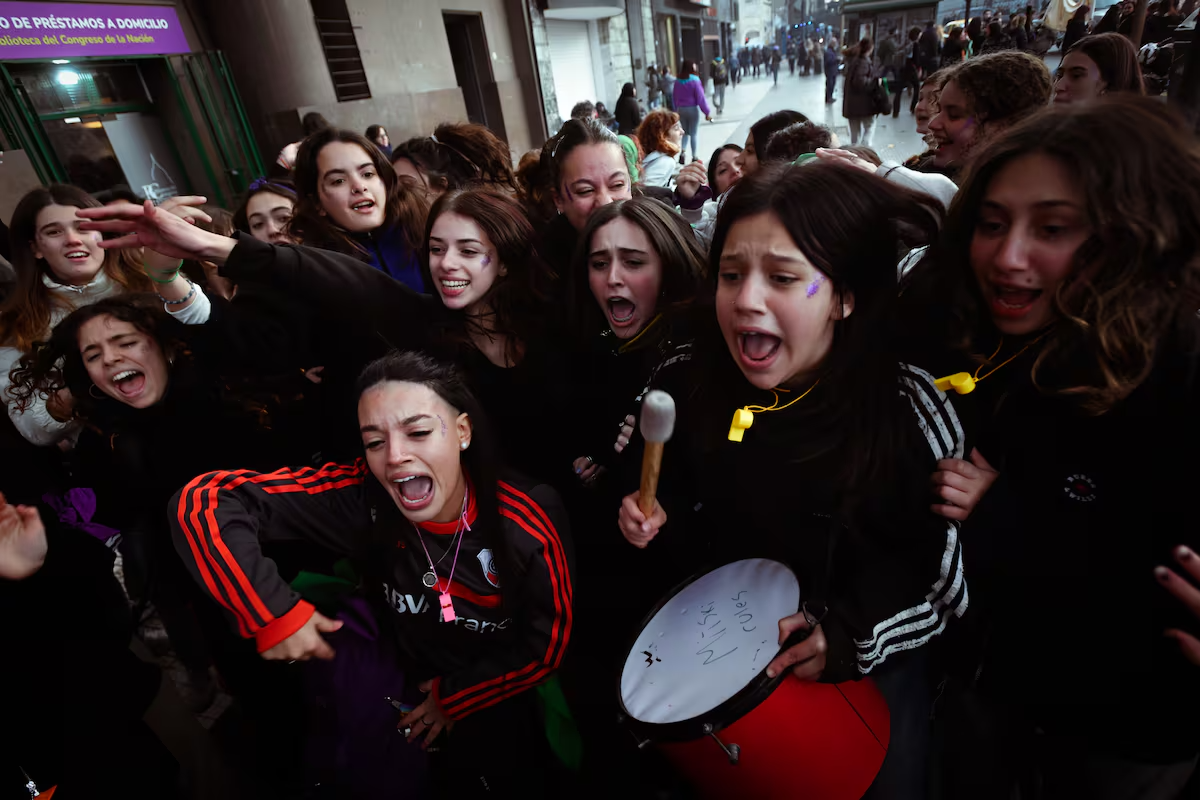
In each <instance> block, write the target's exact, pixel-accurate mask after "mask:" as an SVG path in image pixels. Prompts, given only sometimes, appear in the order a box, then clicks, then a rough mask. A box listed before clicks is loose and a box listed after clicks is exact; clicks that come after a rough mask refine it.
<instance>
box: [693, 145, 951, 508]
mask: <svg viewBox="0 0 1200 800" xmlns="http://www.w3.org/2000/svg"><path fill="white" fill-rule="evenodd" d="M814 198H819V200H814ZM760 214H771V215H774V216H775V217H776V218H777V219H778V220H779V221H780V222H781V223H782V224H783V226H784V228H785V229H786V230H787V231H788V234H789V235H790V236H791V238H792V241H794V242H795V244H796V246H797V247H798V248H799V249H800V250H801V251H802V252H803V253H804V255H805V256H806V257H807V258H808V259H809V261H811V262H812V264H813V265H814V266H815V267H816V268H817V269H819V270H820V271H821V272H822V273H824V274H825V275H826V277H827V278H828V279H829V282H830V284H831V286H832V289H833V292H834V296H835V298H836V299H835V302H836V303H838V304H841V303H842V302H843V300H842V298H849V297H850V296H852V297H853V302H854V308H853V312H852V313H851V314H850V315H849V316H848V317H846V318H845V319H842V320H839V321H838V322H836V323H835V327H834V333H833V345H832V348H831V350H830V353H829V356H828V360H827V362H826V364H825V366H824V370H823V372H822V375H821V384H820V386H819V387H818V390H817V391H816V392H814V393H813V394H812V396H811V397H809V398H808V399H807V400H805V402H804V403H802V404H800V405H799V406H797V408H796V411H795V413H796V414H797V415H803V416H804V418H805V420H806V421H807V424H797V425H794V426H791V427H790V430H792V431H795V433H796V435H797V436H800V437H802V438H803V444H802V445H797V446H796V447H795V448H791V449H792V451H793V452H795V453H796V454H797V455H796V458H797V460H800V461H805V460H809V459H816V458H827V457H830V456H833V457H834V458H835V460H836V463H837V466H836V467H835V471H834V472H833V473H831V474H830V475H829V477H830V479H831V481H834V482H835V485H836V486H838V487H839V491H840V493H841V501H842V505H843V508H842V509H841V510H842V511H843V512H844V513H846V514H847V515H849V516H853V515H855V514H856V513H858V510H859V509H857V508H856V504H859V503H863V502H864V501H865V500H866V499H867V498H869V497H870V496H871V492H872V487H875V488H876V489H877V488H878V487H879V486H882V485H891V484H890V482H891V481H893V480H894V479H895V478H896V474H895V472H896V470H897V468H898V464H899V463H900V462H901V460H902V459H901V450H902V449H903V448H905V447H907V446H908V443H909V442H910V441H911V431H913V430H915V424H914V423H913V422H912V420H911V419H908V418H906V417H905V415H906V414H907V413H909V412H907V411H906V410H905V409H904V408H903V407H902V406H900V405H898V403H897V392H898V388H897V387H898V382H899V379H900V364H899V360H900V359H899V353H898V350H897V348H896V343H895V328H896V262H897V258H898V256H899V254H901V253H903V252H905V251H906V250H908V249H909V248H911V247H913V246H916V245H922V244H928V243H929V242H931V241H932V240H933V239H934V238H935V237H936V236H937V230H938V225H939V223H940V221H941V216H942V210H941V204H940V203H938V202H937V201H936V200H933V199H932V198H930V197H928V196H926V195H922V194H917V193H914V192H911V191H908V190H906V189H903V188H901V187H899V186H897V185H895V184H893V183H890V182H888V181H887V180H884V179H883V178H880V177H877V176H875V175H872V174H869V173H866V172H863V171H861V170H858V169H854V168H850V167H844V166H841V165H837V164H825V163H820V162H816V163H810V164H805V165H801V166H787V165H770V166H764V167H763V168H762V169H761V170H759V171H757V172H755V173H754V174H753V175H751V176H749V177H747V178H742V180H741V181H739V182H738V183H737V184H736V185H735V186H734V187H733V188H732V189H730V190H729V192H728V193H727V195H726V199H725V203H724V205H723V206H722V208H721V212H720V214H719V216H718V217H717V225H716V228H715V230H714V233H713V240H712V245H711V247H710V249H709V273H710V280H711V281H713V282H714V283H715V282H716V281H717V280H718V275H719V267H720V260H721V253H722V251H723V250H724V248H725V242H726V240H727V238H728V236H729V231H730V228H732V227H733V225H734V224H735V223H737V222H738V221H739V220H742V219H746V218H748V217H753V216H757V215H760ZM704 349H705V350H707V351H708V356H707V357H706V360H707V361H711V362H712V363H713V365H714V367H713V369H714V374H713V375H712V376H710V377H709V378H708V380H707V383H708V384H709V385H712V386H715V387H717V394H718V396H719V395H720V394H721V393H722V389H721V387H731V388H732V389H733V394H734V395H735V396H736V399H734V400H730V401H729V402H728V404H727V405H726V406H725V407H724V408H723V410H722V413H728V414H732V412H733V409H734V408H736V407H738V406H740V405H743V404H745V402H746V401H747V393H746V389H745V387H746V385H747V384H746V382H745V379H744V378H743V377H742V375H741V373H740V371H739V370H738V369H737V366H736V364H735V363H734V361H733V359H732V357H731V356H730V354H729V353H728V348H727V347H726V346H725V344H724V342H723V341H720V340H717V341H713V342H706V343H705V345H704ZM713 351H716V352H720V354H721V355H720V357H717V356H716V355H715V353H714V352H713ZM738 387H741V389H740V390H739V389H738Z"/></svg>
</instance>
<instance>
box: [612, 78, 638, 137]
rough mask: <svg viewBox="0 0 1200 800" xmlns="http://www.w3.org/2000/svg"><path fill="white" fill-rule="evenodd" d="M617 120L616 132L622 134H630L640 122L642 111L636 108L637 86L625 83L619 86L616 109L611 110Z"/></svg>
mask: <svg viewBox="0 0 1200 800" xmlns="http://www.w3.org/2000/svg"><path fill="white" fill-rule="evenodd" d="M613 116H614V117H615V118H616V120H617V133H619V134H620V135H622V136H632V135H633V134H634V132H635V131H636V130H637V127H638V125H641V124H642V112H641V110H640V109H638V101H637V87H636V86H634V85H633V84H632V83H627V84H625V85H624V86H622V87H621V96H620V97H619V98H618V99H617V110H616V111H615V112H613Z"/></svg>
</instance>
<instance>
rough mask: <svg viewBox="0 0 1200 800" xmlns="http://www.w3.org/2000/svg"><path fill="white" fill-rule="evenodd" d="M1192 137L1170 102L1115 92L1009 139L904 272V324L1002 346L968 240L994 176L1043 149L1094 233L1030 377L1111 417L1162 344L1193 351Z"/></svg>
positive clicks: (1079, 255) (988, 154)
mask: <svg viewBox="0 0 1200 800" xmlns="http://www.w3.org/2000/svg"><path fill="white" fill-rule="evenodd" d="M1187 130H1188V129H1187V127H1186V126H1185V125H1184V123H1183V121H1182V120H1181V119H1180V118H1179V117H1178V116H1177V115H1176V114H1175V113H1174V112H1173V111H1172V110H1170V109H1169V108H1168V107H1167V106H1165V105H1163V104H1162V103H1159V102H1157V101H1154V100H1150V99H1147V98H1144V97H1138V96H1137V95H1132V94H1118V95H1114V96H1112V97H1110V98H1108V99H1105V100H1101V101H1097V102H1093V103H1079V104H1071V105H1070V106H1068V107H1066V108H1055V109H1053V110H1051V111H1048V112H1046V113H1043V114H1038V115H1037V116H1034V117H1032V118H1030V119H1028V120H1026V121H1025V122H1024V123H1022V124H1021V125H1020V126H1018V127H1015V128H1013V129H1011V130H1008V131H1006V132H1005V133H1004V135H1003V136H1002V137H1000V138H999V139H997V140H996V141H995V142H993V143H992V144H991V145H989V146H988V147H987V148H986V149H984V150H983V151H981V152H980V154H979V157H978V158H977V159H976V161H975V163H974V165H973V167H972V168H971V170H970V171H969V173H968V174H967V176H966V179H965V180H964V182H963V184H962V188H961V189H959V192H958V195H957V196H956V198H955V201H954V204H953V205H952V206H951V207H950V214H949V216H948V217H947V221H946V227H945V229H944V230H943V232H942V237H941V240H940V242H939V243H938V246H937V248H936V249H935V252H933V253H932V254H931V255H930V257H928V258H926V259H925V260H924V261H923V262H922V263H921V264H919V265H918V266H917V267H916V268H915V269H914V270H913V271H911V272H910V273H909V274H908V275H907V276H906V278H905V281H904V282H903V284H902V290H903V298H902V299H903V303H902V306H903V309H904V314H905V325H904V327H905V328H906V329H909V330H912V331H913V332H914V333H917V332H923V333H918V334H917V335H921V336H922V337H923V338H925V339H927V340H932V341H941V342H946V343H948V344H949V345H950V346H951V347H953V348H955V349H957V350H960V351H962V352H965V353H978V352H979V351H980V350H982V349H986V348H987V347H988V346H989V345H990V344H993V343H994V341H995V339H996V337H997V334H996V332H995V328H994V326H993V325H992V321H991V315H990V313H989V312H988V309H987V305H986V303H985V302H984V300H983V296H982V295H981V294H980V291H979V284H978V282H977V281H976V279H975V276H974V273H973V271H972V268H971V255H970V253H971V241H972V239H973V237H974V235H975V226H976V225H977V224H978V220H979V211H980V208H981V207H982V205H983V200H984V197H985V195H986V193H987V189H988V187H989V186H990V185H991V183H992V181H993V180H994V179H995V177H996V175H997V174H998V173H999V172H1000V171H1001V170H1002V169H1004V168H1005V167H1006V166H1008V165H1009V164H1011V163H1012V162H1014V161H1016V160H1017V159H1019V158H1022V157H1024V156H1027V155H1032V154H1037V153H1040V154H1044V155H1046V156H1049V157H1051V158H1053V159H1055V160H1056V161H1057V162H1058V163H1060V164H1062V165H1063V168H1064V170H1065V171H1066V173H1067V174H1068V175H1071V176H1072V177H1073V178H1074V179H1075V180H1076V181H1078V185H1079V187H1080V189H1081V194H1082V196H1083V197H1085V198H1086V200H1087V213H1088V218H1089V219H1088V221H1089V222H1090V224H1091V226H1092V236H1091V237H1090V239H1089V240H1088V241H1086V242H1085V243H1084V244H1083V245H1082V246H1081V247H1080V248H1079V250H1078V251H1077V252H1076V254H1075V262H1076V263H1075V270H1074V271H1073V273H1072V275H1071V276H1070V277H1068V278H1067V279H1066V280H1065V281H1064V282H1063V284H1062V285H1061V287H1060V288H1059V291H1058V293H1057V294H1056V295H1055V297H1054V303H1055V307H1056V308H1057V310H1058V314H1059V321H1058V322H1057V323H1056V324H1055V325H1054V327H1053V329H1052V333H1051V335H1050V336H1049V337H1048V338H1047V339H1046V340H1045V343H1044V344H1043V345H1042V347H1041V350H1040V352H1039V354H1038V357H1037V359H1036V360H1035V361H1034V364H1033V367H1032V377H1033V381H1034V384H1035V385H1036V386H1037V387H1038V388H1039V389H1040V390H1041V391H1043V392H1046V393H1048V394H1057V395H1064V396H1067V397H1071V398H1074V400H1075V401H1076V402H1077V403H1078V404H1079V406H1080V407H1081V408H1082V409H1083V410H1085V411H1087V412H1089V413H1093V414H1101V413H1104V412H1105V411H1107V410H1109V409H1110V408H1112V407H1113V406H1114V405H1115V404H1116V403H1118V402H1120V401H1121V400H1122V399H1124V398H1125V397H1127V396H1128V395H1129V394H1130V393H1131V392H1132V391H1133V390H1134V389H1136V388H1137V387H1138V386H1140V385H1141V384H1142V382H1143V381H1144V380H1145V379H1146V377H1147V376H1148V375H1149V374H1150V370H1151V369H1152V368H1153V366H1154V361H1155V358H1156V356H1157V354H1158V351H1159V348H1160V345H1161V343H1162V342H1163V341H1164V340H1167V339H1171V338H1175V339H1177V340H1178V341H1181V342H1183V343H1185V344H1192V345H1193V346H1194V344H1195V343H1194V342H1193V341H1192V340H1193V338H1194V336H1193V332H1194V327H1195V314H1196V308H1197V306H1200V145H1198V144H1197V143H1196V141H1195V139H1194V138H1193V137H1192V136H1191V135H1190V134H1189V133H1187ZM1113 153H1120V157H1113V155H1112V154H1113ZM1162 153H1170V154H1171V158H1170V159H1164V158H1162Z"/></svg>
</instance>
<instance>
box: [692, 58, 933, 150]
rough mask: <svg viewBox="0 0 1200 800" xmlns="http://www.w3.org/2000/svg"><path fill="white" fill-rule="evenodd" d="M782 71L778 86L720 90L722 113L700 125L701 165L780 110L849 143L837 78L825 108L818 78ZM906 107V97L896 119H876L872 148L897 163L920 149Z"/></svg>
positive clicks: (749, 83)
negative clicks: (831, 100) (795, 113)
mask: <svg viewBox="0 0 1200 800" xmlns="http://www.w3.org/2000/svg"><path fill="white" fill-rule="evenodd" d="M784 67H785V68H784V69H783V70H781V71H780V73H779V85H778V86H774V85H773V84H772V81H771V79H770V78H769V77H763V78H748V79H744V80H742V82H741V83H740V84H739V85H738V86H737V87H736V88H734V87H729V88H727V89H726V90H725V113H724V114H721V115H720V116H715V117H714V119H715V120H716V121H715V122H713V123H707V122H701V123H700V150H699V153H700V155H701V158H704V159H705V160H707V159H708V157H709V156H711V155H712V151H713V150H715V149H716V148H717V147H719V146H720V145H722V144H724V143H726V142H733V143H735V144H745V142H746V135H747V134H748V133H749V132H750V126H751V125H752V124H753V123H754V122H755V121H757V120H758V119H760V118H761V117H763V116H766V115H767V114H770V113H771V112H772V111H780V110H782V109H785V108H791V109H795V110H796V111H799V112H800V113H802V114H804V115H805V116H807V117H808V118H809V119H811V120H813V121H814V122H819V123H821V124H822V125H825V126H827V127H829V128H831V129H832V130H833V132H834V133H836V134H837V136H838V139H840V140H841V142H842V144H850V131H849V129H848V128H847V127H846V119H845V117H843V116H842V82H841V79H840V78H839V79H838V88H837V91H836V93H835V98H836V99H835V101H834V104H833V105H831V106H827V105H825V76H824V75H809V76H808V77H801V76H800V75H799V72H798V71H797V74H796V75H794V76H793V75H788V74H787V69H786V63H785V65H784ZM710 102H711V99H710ZM908 104H909V96H908V95H905V97H904V102H903V103H902V104H901V109H900V118H899V119H895V120H894V119H892V118H891V117H890V116H888V117H883V116H881V117H878V118H877V119H876V122H875V138H874V141H873V143H872V146H873V147H874V148H875V149H876V150H877V151H878V152H879V155H880V156H881V157H882V158H884V159H894V160H897V161H903V160H904V159H906V158H908V157H909V156H911V155H915V154H916V153H920V152H922V151H924V149H925V148H924V145H923V143H922V142H921V137H920V136H919V135H918V134H917V132H916V127H915V125H914V123H913V118H912V114H909V113H908Z"/></svg>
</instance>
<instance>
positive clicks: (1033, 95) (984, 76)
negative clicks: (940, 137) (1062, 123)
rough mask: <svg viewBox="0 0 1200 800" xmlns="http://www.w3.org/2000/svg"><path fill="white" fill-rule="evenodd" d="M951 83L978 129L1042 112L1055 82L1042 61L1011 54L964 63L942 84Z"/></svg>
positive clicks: (1051, 93) (989, 56)
mask: <svg viewBox="0 0 1200 800" xmlns="http://www.w3.org/2000/svg"><path fill="white" fill-rule="evenodd" d="M951 81H953V82H954V84H955V85H956V86H957V87H958V90H959V91H960V92H962V93H963V94H964V95H965V96H966V98H967V102H968V103H970V111H971V114H972V115H973V116H974V117H975V119H976V121H977V122H978V124H980V125H981V126H987V125H995V124H997V123H1004V124H1006V125H1011V124H1013V123H1016V122H1019V121H1021V120H1022V119H1024V118H1025V117H1027V116H1029V115H1030V114H1032V113H1034V112H1035V111H1040V110H1041V109H1043V108H1045V107H1046V106H1047V105H1048V104H1049V102H1050V98H1051V97H1052V96H1053V95H1054V81H1053V80H1051V78H1050V70H1048V69H1046V65H1045V64H1043V63H1042V61H1041V59H1038V58H1035V57H1034V56H1031V55H1029V54H1028V53H1021V52H1017V51H1010V50H1006V51H1004V52H1001V53H992V54H990V55H983V56H979V57H978V58H972V59H969V60H967V61H965V62H963V63H962V65H960V66H958V67H955V68H954V70H953V71H952V72H951V73H950V74H949V75H948V76H947V77H946V81H945V83H947V84H948V83H950V82H951ZM944 86H945V84H943V87H944Z"/></svg>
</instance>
